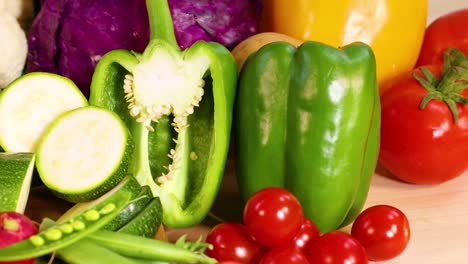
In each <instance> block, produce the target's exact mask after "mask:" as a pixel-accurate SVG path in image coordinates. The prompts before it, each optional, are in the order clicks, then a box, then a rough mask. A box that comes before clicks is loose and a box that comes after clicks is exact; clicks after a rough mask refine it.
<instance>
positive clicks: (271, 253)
mask: <svg viewBox="0 0 468 264" xmlns="http://www.w3.org/2000/svg"><path fill="white" fill-rule="evenodd" d="M286 263H288V264H310V262H309V260H308V259H307V257H306V255H304V253H302V252H301V251H299V250H297V249H296V248H293V247H284V248H271V249H270V250H268V251H267V252H266V253H265V254H264V255H263V256H262V258H261V259H260V264H286Z"/></svg>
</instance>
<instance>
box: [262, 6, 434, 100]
mask: <svg viewBox="0 0 468 264" xmlns="http://www.w3.org/2000/svg"><path fill="white" fill-rule="evenodd" d="M262 2H263V3H262V4H263V9H262V13H261V17H260V25H259V28H260V31H262V32H266V31H274V32H279V33H282V34H286V35H289V36H291V37H293V38H297V39H300V40H303V41H305V40H315V41H321V42H324V43H327V44H329V45H332V46H336V47H339V46H344V45H346V44H349V43H351V42H354V41H362V42H365V43H367V44H369V45H370V46H371V47H372V49H373V51H374V53H375V56H376V60H377V79H378V80H379V85H380V89H381V91H382V90H383V89H385V87H386V86H388V84H389V82H391V81H392V80H395V78H396V77H397V76H399V75H400V74H401V73H402V72H406V71H409V70H410V69H412V68H413V67H414V65H415V63H416V60H417V58H418V55H419V51H420V49H421V44H422V40H423V36H424V30H425V27H426V19H427V13H428V1H427V0H289V1H285V0H263V1H262Z"/></svg>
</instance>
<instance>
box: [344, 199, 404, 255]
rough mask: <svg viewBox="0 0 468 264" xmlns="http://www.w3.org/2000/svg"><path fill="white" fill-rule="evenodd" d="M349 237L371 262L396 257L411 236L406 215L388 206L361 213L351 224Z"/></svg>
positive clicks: (375, 207)
mask: <svg viewBox="0 0 468 264" xmlns="http://www.w3.org/2000/svg"><path fill="white" fill-rule="evenodd" d="M351 235H353V236H354V237H355V238H356V239H357V240H359V242H361V244H362V245H363V247H364V248H365V249H366V252H367V256H368V258H369V259H370V260H373V261H384V260H389V259H392V258H395V257H397V256H398V255H400V254H401V253H402V252H403V251H404V250H405V248H406V246H407V245H408V242H409V240H410V236H411V235H410V226H409V222H408V218H407V217H406V215H405V214H404V213H403V212H401V211H400V210H399V209H397V208H395V207H392V206H388V205H375V206H372V207H369V208H367V209H366V210H364V211H362V212H361V214H359V216H358V217H357V218H356V220H355V221H354V223H353V226H352V228H351Z"/></svg>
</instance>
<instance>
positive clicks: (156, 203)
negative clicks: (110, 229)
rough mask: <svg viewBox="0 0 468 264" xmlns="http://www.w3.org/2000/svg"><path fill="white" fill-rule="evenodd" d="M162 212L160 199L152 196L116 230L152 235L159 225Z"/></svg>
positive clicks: (139, 234) (145, 235)
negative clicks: (143, 206) (148, 201)
mask: <svg viewBox="0 0 468 264" xmlns="http://www.w3.org/2000/svg"><path fill="white" fill-rule="evenodd" d="M162 213H163V210H162V205H161V201H160V200H159V198H153V200H152V201H151V202H150V203H149V204H147V205H146V207H145V208H143V209H142V210H141V211H140V212H139V214H138V215H136V216H135V217H133V218H132V219H131V220H130V221H128V222H127V223H126V224H125V225H124V226H122V227H121V228H119V229H118V230H117V232H122V233H127V234H132V235H137V236H143V237H154V236H155V235H156V232H157V231H158V228H159V226H160V225H161V220H162Z"/></svg>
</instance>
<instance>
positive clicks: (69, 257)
mask: <svg viewBox="0 0 468 264" xmlns="http://www.w3.org/2000/svg"><path fill="white" fill-rule="evenodd" d="M56 254H57V256H58V257H59V258H60V259H62V260H64V261H65V262H66V263H68V264H104V263H119V264H139V263H140V262H138V261H135V260H132V259H129V258H127V257H124V256H122V255H120V254H118V253H115V252H114V251H112V250H110V249H108V248H106V247H104V246H101V245H98V244H96V243H94V242H93V241H91V240H89V239H88V238H83V239H81V240H79V241H77V242H76V243H74V244H73V245H71V246H68V247H65V248H62V249H60V250H57V252H56Z"/></svg>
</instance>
